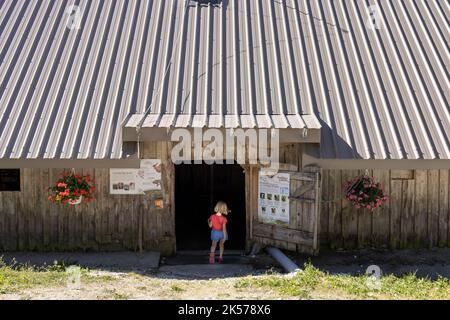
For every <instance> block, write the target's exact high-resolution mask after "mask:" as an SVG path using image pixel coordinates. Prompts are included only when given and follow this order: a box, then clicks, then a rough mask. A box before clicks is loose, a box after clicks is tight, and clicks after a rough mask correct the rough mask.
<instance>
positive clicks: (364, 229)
mask: <svg viewBox="0 0 450 320" xmlns="http://www.w3.org/2000/svg"><path fill="white" fill-rule="evenodd" d="M368 175H370V176H372V175H373V172H372V171H371V170H369V171H368ZM357 212H358V248H367V247H370V242H371V238H372V215H373V211H370V210H367V209H360V210H357Z"/></svg>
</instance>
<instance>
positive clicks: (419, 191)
mask: <svg viewBox="0 0 450 320" xmlns="http://www.w3.org/2000/svg"><path fill="white" fill-rule="evenodd" d="M415 185H416V186H415V199H416V204H415V211H416V214H415V217H414V234H415V238H416V240H415V246H416V247H417V248H421V247H424V246H427V245H428V241H427V239H428V189H427V188H428V174H427V171H426V170H417V171H416V172H415Z"/></svg>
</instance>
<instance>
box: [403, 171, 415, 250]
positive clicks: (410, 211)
mask: <svg viewBox="0 0 450 320" xmlns="http://www.w3.org/2000/svg"><path fill="white" fill-rule="evenodd" d="M414 187H415V183H414V180H402V206H401V213H400V215H401V222H400V223H401V235H400V247H401V248H409V247H412V246H413V243H414V238H415V237H414V219H415V218H414V216H415V214H414V213H415V210H414V203H415V196H414V195H415V194H414Z"/></svg>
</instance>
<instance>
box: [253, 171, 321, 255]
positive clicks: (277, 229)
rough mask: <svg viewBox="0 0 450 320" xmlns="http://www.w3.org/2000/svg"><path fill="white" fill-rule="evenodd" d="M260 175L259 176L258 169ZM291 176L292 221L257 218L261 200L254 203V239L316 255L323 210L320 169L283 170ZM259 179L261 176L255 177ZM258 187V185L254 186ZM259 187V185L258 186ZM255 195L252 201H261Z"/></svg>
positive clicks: (266, 243) (290, 214)
mask: <svg viewBox="0 0 450 320" xmlns="http://www.w3.org/2000/svg"><path fill="white" fill-rule="evenodd" d="M255 171H257V175H258V177H259V170H255ZM280 173H288V174H289V177H290V183H289V184H290V191H289V225H286V226H280V225H275V224H270V223H264V222H261V221H259V219H258V203H256V204H254V206H255V207H254V208H255V209H256V210H255V209H254V211H253V212H255V211H256V212H255V214H254V215H253V221H252V240H253V241H255V242H257V243H260V244H262V245H270V246H274V247H278V248H281V249H287V250H292V251H297V252H301V253H307V254H312V255H317V254H318V253H319V239H318V225H319V212H320V207H319V204H320V201H319V200H320V169H319V168H308V169H307V171H306V170H305V171H301V172H294V171H280ZM253 181H258V179H253ZM254 187H255V186H254ZM255 189H256V190H258V186H256V188H255ZM255 198H256V197H254V198H253V201H255V200H256V201H258V200H257V199H255Z"/></svg>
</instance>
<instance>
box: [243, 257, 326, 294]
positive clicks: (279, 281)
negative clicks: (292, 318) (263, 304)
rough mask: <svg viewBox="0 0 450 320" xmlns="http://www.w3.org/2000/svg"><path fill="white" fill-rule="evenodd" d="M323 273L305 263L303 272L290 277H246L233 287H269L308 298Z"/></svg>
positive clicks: (283, 292)
mask: <svg viewBox="0 0 450 320" xmlns="http://www.w3.org/2000/svg"><path fill="white" fill-rule="evenodd" d="M324 276H325V274H324V273H323V272H321V271H320V270H318V269H316V268H314V267H313V266H311V265H309V264H308V265H305V269H304V271H303V272H299V273H297V274H295V275H294V276H292V277H286V276H279V275H267V276H263V277H258V278H252V277H246V278H245V279H243V280H240V281H238V282H237V283H236V284H235V285H234V287H235V288H237V289H243V288H251V287H253V286H257V287H263V288H270V289H274V290H277V291H279V292H280V293H282V294H284V295H287V296H294V297H299V298H304V299H306V298H308V297H309V294H310V292H311V291H312V290H314V289H315V288H316V287H317V286H318V285H319V283H320V281H321V280H322V279H323V277H324Z"/></svg>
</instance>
